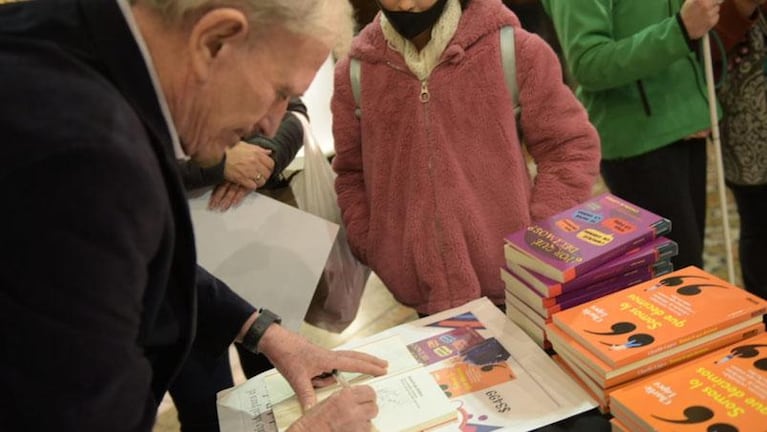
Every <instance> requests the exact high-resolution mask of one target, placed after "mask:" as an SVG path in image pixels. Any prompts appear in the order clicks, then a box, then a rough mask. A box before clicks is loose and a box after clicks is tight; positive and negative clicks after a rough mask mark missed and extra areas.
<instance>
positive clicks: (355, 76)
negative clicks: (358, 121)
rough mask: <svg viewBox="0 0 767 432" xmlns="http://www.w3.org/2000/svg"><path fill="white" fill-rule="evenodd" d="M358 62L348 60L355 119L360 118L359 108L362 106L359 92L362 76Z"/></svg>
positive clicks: (356, 60)
mask: <svg viewBox="0 0 767 432" xmlns="http://www.w3.org/2000/svg"><path fill="white" fill-rule="evenodd" d="M360 67H361V66H360V60H359V59H357V58H354V57H352V58H350V59H349V79H351V82H352V96H354V115H355V116H357V118H361V117H362V108H360V107H361V106H362V105H361V104H360V99H361V98H362V96H361V93H362V92H361V91H360V75H361V74H362V72H361V70H360Z"/></svg>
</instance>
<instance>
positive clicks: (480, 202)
mask: <svg viewBox="0 0 767 432" xmlns="http://www.w3.org/2000/svg"><path fill="white" fill-rule="evenodd" d="M507 25H512V26H514V27H516V60H517V82H518V85H519V89H520V99H519V100H520V104H521V106H522V117H521V127H522V130H523V131H524V137H525V141H526V147H527V149H528V151H529V153H530V155H531V156H532V157H533V159H534V160H535V162H536V164H537V175H536V176H535V177H534V178H532V176H531V174H530V173H529V172H528V169H527V166H526V163H525V156H524V154H523V150H522V146H521V145H520V143H519V140H518V138H517V124H516V121H515V118H514V113H513V110H512V102H511V98H510V96H509V93H508V91H507V89H506V86H505V82H504V76H503V68H502V66H501V54H500V43H499V30H500V28H501V27H503V26H507ZM350 56H352V57H356V58H359V59H360V60H361V68H362V80H361V89H362V91H361V109H362V117H361V118H360V119H358V118H357V117H356V116H355V114H354V110H355V103H354V98H353V96H352V91H351V83H350V78H349V60H348V58H346V59H344V60H341V61H340V62H339V63H338V64H337V66H336V70H335V91H334V95H333V98H332V102H331V109H332V113H333V135H334V140H335V147H336V148H335V150H336V157H335V159H334V161H333V168H334V170H335V171H336V173H337V174H338V177H337V179H336V192H337V193H338V204H339V206H340V207H341V211H342V215H343V221H344V224H345V226H346V228H347V230H348V239H349V244H350V246H351V247H352V250H353V251H354V253H355V254H356V255H357V256H358V257H359V258H360V260H361V261H363V262H365V263H367V264H368V265H369V266H370V268H371V269H372V270H373V271H375V272H376V274H377V275H378V276H379V277H381V279H382V281H383V282H384V283H385V284H386V286H387V287H388V288H389V289H390V290H391V292H392V293H393V295H394V297H395V298H396V299H397V300H398V301H399V302H401V303H403V304H405V305H408V306H411V307H413V308H415V309H416V310H418V311H419V312H421V313H429V314H430V313H435V312H438V311H441V310H444V309H448V308H451V307H455V306H459V305H461V304H464V303H466V302H468V301H470V300H473V299H476V298H478V297H481V296H487V297H488V298H489V299H490V300H491V301H493V302H494V303H496V304H503V302H504V287H503V282H502V281H501V279H500V270H499V269H500V267H501V266H503V265H504V262H505V261H504V256H503V242H504V241H503V238H504V235H505V234H508V233H510V232H512V231H515V230H517V229H520V228H522V227H524V226H526V225H528V224H529V223H530V222H531V221H532V220H536V219H541V218H545V217H547V216H550V215H552V214H554V213H557V212H559V211H561V210H564V209H566V208H568V207H570V206H573V205H575V204H576V203H579V202H582V201H583V200H585V199H586V198H588V197H589V196H590V195H591V188H592V186H593V183H594V181H595V179H596V176H597V174H598V171H599V158H600V150H599V148H600V146H599V138H598V136H597V133H596V131H595V130H594V128H593V127H592V126H591V124H590V123H589V121H588V118H587V114H586V112H585V110H584V109H583V107H582V106H581V104H580V103H579V102H578V101H577V100H576V99H575V97H574V95H573V94H572V92H571V91H570V89H569V88H568V87H567V86H565V84H564V83H563V80H562V76H561V72H560V66H559V62H558V60H557V57H556V55H555V54H554V53H553V51H552V50H551V49H550V48H549V46H548V45H547V44H546V43H545V42H544V41H543V40H542V39H540V38H539V37H537V36H536V35H533V34H530V33H528V32H526V31H524V30H522V28H521V27H520V26H519V21H518V20H517V18H516V16H514V14H513V13H512V12H511V11H509V10H508V9H506V7H505V6H503V4H502V3H501V2H500V0H472V1H471V2H470V4H469V6H468V8H467V9H466V10H464V11H463V15H462V17H461V20H460V23H459V25H458V29H457V31H456V33H455V35H454V36H453V39H452V40H451V41H450V43H449V44H448V46H447V48H446V49H445V51H444V52H443V54H442V57H441V61H440V63H439V65H438V66H437V67H436V68H435V69H434V70H433V72H432V73H431V75H430V76H429V78H428V79H427V80H426V81H425V82H424V83H422V82H420V81H419V80H418V79H417V78H416V77H415V75H413V74H412V73H411V72H410V71H409V69H408V67H407V66H406V64H405V61H404V59H403V58H402V56H401V55H400V54H399V53H398V52H396V51H394V50H393V49H392V48H391V47H390V46H388V44H387V42H386V40H385V39H384V36H383V33H382V32H381V27H380V22H379V18H378V17H376V19H375V20H374V21H373V22H372V23H371V24H370V25H368V26H367V27H366V28H365V29H363V31H362V32H361V33H360V35H359V36H358V37H357V38H356V39H355V41H354V42H353V44H352V48H351V51H350ZM422 86H425V88H427V89H428V92H429V95H430V97H429V98H428V101H423V100H422V99H421V92H422Z"/></svg>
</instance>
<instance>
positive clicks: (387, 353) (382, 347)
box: [263, 335, 419, 404]
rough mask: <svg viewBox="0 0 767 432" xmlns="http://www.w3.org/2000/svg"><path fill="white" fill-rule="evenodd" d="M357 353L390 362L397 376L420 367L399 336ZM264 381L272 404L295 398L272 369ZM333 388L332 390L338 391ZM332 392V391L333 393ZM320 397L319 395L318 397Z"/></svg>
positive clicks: (351, 378)
mask: <svg viewBox="0 0 767 432" xmlns="http://www.w3.org/2000/svg"><path fill="white" fill-rule="evenodd" d="M354 350H355V351H361V352H364V353H367V354H370V355H374V356H376V357H379V358H382V359H384V360H386V361H387V362H389V366H388V368H387V373H388V374H389V375H392V374H396V373H399V372H402V371H405V370H409V369H413V368H415V367H418V366H419V364H418V362H417V361H416V360H415V359H414V358H413V356H411V355H410V353H409V351H408V350H407V347H406V346H405V344H404V343H403V342H402V339H401V338H400V337H399V336H397V335H391V336H387V337H384V338H380V339H377V340H375V341H372V342H370V343H367V344H365V345H362V346H359V347H356V348H354ZM339 373H340V374H341V375H342V377H343V378H344V379H345V380H346V381H347V382H349V383H351V384H356V383H358V382H359V381H360V380H366V379H369V378H371V377H370V376H369V375H362V374H359V373H356V372H339ZM263 379H264V382H265V383H266V387H267V390H268V392H269V395H270V398H271V402H272V404H278V403H280V402H282V401H284V400H285V399H289V398H291V397H293V396H295V393H294V392H293V389H291V388H290V384H288V381H287V380H286V379H285V378H284V377H283V376H282V375H280V373H279V372H277V371H276V370H274V369H272V370H270V371H267V372H264V373H263ZM336 389H337V387H336V388H331V390H333V391H334V390H336ZM320 391H321V390H318V392H320ZM331 392H332V391H331ZM318 396H319V395H318Z"/></svg>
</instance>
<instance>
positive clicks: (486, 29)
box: [349, 0, 520, 67]
mask: <svg viewBox="0 0 767 432" xmlns="http://www.w3.org/2000/svg"><path fill="white" fill-rule="evenodd" d="M509 25H511V26H514V27H519V26H520V24H519V20H518V19H517V17H516V16H515V15H514V14H513V13H512V12H511V11H510V10H509V9H507V8H506V6H504V5H503V3H501V0H471V1H470V2H469V5H468V6H467V8H466V9H465V10H464V11H463V13H462V15H461V19H460V21H459V22H458V29H457V30H456V31H455V34H454V35H453V37H452V39H451V40H450V42H449V43H448V44H447V46H446V47H445V50H444V51H443V52H442V55H441V57H440V62H444V61H448V62H459V61H460V60H461V59H462V58H463V55H464V53H465V51H466V50H467V49H469V48H470V47H471V46H472V45H474V44H475V43H477V42H478V41H479V40H480V39H482V38H483V37H485V36H487V35H489V34H493V33H495V32H497V31H498V29H500V28H501V27H504V26H509ZM349 55H350V56H351V57H355V58H359V59H360V60H363V61H366V62H370V63H382V62H393V63H395V64H399V65H401V66H402V67H407V66H406V65H405V63H404V60H403V59H402V56H401V55H400V54H399V53H398V52H396V50H394V49H392V47H390V46H389V44H388V43H387V41H386V39H385V38H384V35H383V32H382V31H381V12H380V11H379V12H378V14H376V17H375V18H374V19H373V21H372V22H371V23H370V24H368V25H367V26H366V27H365V28H364V29H362V31H361V32H360V34H359V36H358V37H357V38H356V39H355V42H354V44H353V45H352V48H351V51H350V52H349Z"/></svg>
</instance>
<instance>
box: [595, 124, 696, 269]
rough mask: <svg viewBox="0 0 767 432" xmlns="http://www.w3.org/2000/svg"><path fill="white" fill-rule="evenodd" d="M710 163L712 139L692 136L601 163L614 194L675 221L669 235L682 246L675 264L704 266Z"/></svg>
mask: <svg viewBox="0 0 767 432" xmlns="http://www.w3.org/2000/svg"><path fill="white" fill-rule="evenodd" d="M706 162H707V160H706V141H705V140H704V139H690V140H680V141H677V142H674V143H672V144H670V145H667V146H665V147H662V148H660V149H657V150H654V151H651V152H649V153H645V154H643V155H639V156H634V157H630V158H625V159H615V160H603V161H602V164H601V170H602V178H603V179H604V181H605V184H607V187H608V188H609V189H610V192H611V193H613V194H615V195H617V196H619V197H621V198H623V199H625V200H627V201H629V202H631V203H633V204H636V205H638V206H640V207H643V208H645V209H647V210H649V211H651V212H653V213H656V214H658V215H660V216H663V217H665V218H667V219H669V220H671V233H669V234H667V237H669V238H670V239H672V240H674V241H675V242H677V244H678V245H679V255H677V256H676V257H674V258H673V259H672V262H673V264H674V268H675V269H681V268H683V267H686V266H689V265H694V266H697V267H700V268H703V239H704V233H705V229H706Z"/></svg>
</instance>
